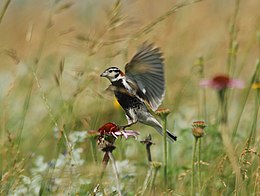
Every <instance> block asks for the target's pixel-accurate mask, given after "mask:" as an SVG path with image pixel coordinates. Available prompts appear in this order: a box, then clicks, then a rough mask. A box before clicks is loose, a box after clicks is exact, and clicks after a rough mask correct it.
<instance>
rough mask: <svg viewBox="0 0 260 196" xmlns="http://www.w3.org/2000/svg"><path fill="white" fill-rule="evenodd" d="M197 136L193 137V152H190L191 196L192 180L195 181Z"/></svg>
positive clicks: (192, 191) (192, 193)
mask: <svg viewBox="0 0 260 196" xmlns="http://www.w3.org/2000/svg"><path fill="white" fill-rule="evenodd" d="M197 142H198V138H197V137H195V141H194V145H193V152H192V165H191V196H193V195H195V194H194V181H195V160H196V149H197Z"/></svg>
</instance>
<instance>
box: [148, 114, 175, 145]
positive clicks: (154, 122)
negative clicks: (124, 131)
mask: <svg viewBox="0 0 260 196" xmlns="http://www.w3.org/2000/svg"><path fill="white" fill-rule="evenodd" d="M145 124H147V125H150V126H152V127H153V128H155V130H156V131H157V132H158V133H159V134H160V135H162V136H163V129H162V125H161V124H160V123H159V122H158V121H157V120H156V119H155V118H150V121H149V123H148V122H146V123H145ZM167 139H168V140H169V141H171V142H174V141H176V140H177V136H175V135H174V134H172V133H171V132H170V131H168V130H167Z"/></svg>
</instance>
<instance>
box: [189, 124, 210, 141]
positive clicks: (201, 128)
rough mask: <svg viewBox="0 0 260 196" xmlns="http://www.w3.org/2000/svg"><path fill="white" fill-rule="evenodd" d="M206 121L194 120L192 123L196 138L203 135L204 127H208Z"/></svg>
mask: <svg viewBox="0 0 260 196" xmlns="http://www.w3.org/2000/svg"><path fill="white" fill-rule="evenodd" d="M206 126H207V125H206V123H205V122H204V121H194V122H193V123H192V134H193V135H194V137H196V138H200V137H203V135H204V128H205V127H206Z"/></svg>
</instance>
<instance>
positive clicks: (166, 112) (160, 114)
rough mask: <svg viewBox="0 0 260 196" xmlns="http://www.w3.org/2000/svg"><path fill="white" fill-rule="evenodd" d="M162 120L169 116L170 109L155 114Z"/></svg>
mask: <svg viewBox="0 0 260 196" xmlns="http://www.w3.org/2000/svg"><path fill="white" fill-rule="evenodd" d="M155 113H156V114H157V115H158V116H159V117H160V118H161V119H165V118H166V117H167V116H168V115H169V114H170V110H169V109H159V110H157V111H156V112H155Z"/></svg>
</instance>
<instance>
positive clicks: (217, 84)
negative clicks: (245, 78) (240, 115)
mask: <svg viewBox="0 0 260 196" xmlns="http://www.w3.org/2000/svg"><path fill="white" fill-rule="evenodd" d="M200 85H201V86H204V87H211V88H213V89H216V90H217V93H218V98H219V102H220V107H221V108H220V109H221V117H220V122H222V123H224V124H226V123H227V121H228V113H227V94H226V91H227V89H228V88H243V87H244V83H243V82H242V81H241V80H237V79H232V78H230V77H229V76H227V75H217V76H215V77H214V78H212V79H211V80H202V81H201V82H200Z"/></svg>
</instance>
